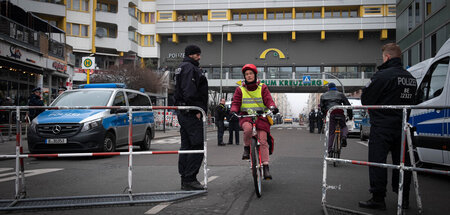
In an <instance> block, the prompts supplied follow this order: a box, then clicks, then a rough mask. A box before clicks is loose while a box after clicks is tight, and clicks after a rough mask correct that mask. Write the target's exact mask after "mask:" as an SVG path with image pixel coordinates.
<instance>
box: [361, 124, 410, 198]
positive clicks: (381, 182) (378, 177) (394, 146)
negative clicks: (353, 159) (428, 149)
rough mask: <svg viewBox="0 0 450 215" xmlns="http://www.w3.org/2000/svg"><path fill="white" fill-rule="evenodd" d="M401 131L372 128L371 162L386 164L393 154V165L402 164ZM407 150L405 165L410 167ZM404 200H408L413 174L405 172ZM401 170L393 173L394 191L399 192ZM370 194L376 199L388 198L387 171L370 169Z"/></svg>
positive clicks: (370, 139)
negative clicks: (388, 157)
mask: <svg viewBox="0 0 450 215" xmlns="http://www.w3.org/2000/svg"><path fill="white" fill-rule="evenodd" d="M401 134H402V133H401V129H400V128H398V129H393V128H382V127H375V126H372V127H370V138H369V162H377V163H386V159H387V155H388V153H389V152H391V156H392V163H393V164H395V165H398V164H399V163H400V151H401V138H402V135H401ZM406 150H407V147H406V149H405V156H406V157H405V165H406V166H410V164H411V162H410V160H409V155H408V152H407V151H406ZM404 173H405V174H404V176H405V177H404V181H403V198H405V199H408V197H409V188H410V184H411V172H410V171H404ZM398 177H399V170H393V172H392V190H393V191H394V192H396V193H397V192H398V180H399V178H398ZM369 178H370V190H369V191H370V192H371V193H372V194H373V196H374V197H375V198H384V197H385V196H386V185H387V169H386V168H379V167H369Z"/></svg>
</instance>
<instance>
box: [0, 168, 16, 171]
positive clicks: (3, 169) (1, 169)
mask: <svg viewBox="0 0 450 215" xmlns="http://www.w3.org/2000/svg"><path fill="white" fill-rule="evenodd" d="M9 170H13V168H0V172H6V171H9Z"/></svg>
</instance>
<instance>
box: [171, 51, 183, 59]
mask: <svg viewBox="0 0 450 215" xmlns="http://www.w3.org/2000/svg"><path fill="white" fill-rule="evenodd" d="M168 58H169V59H176V58H184V53H181V52H180V53H169V57H168Z"/></svg>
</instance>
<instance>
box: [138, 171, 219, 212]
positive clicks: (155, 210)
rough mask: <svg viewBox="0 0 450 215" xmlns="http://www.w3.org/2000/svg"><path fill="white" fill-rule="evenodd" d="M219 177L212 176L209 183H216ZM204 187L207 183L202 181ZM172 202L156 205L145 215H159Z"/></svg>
mask: <svg viewBox="0 0 450 215" xmlns="http://www.w3.org/2000/svg"><path fill="white" fill-rule="evenodd" d="M218 177H219V176H210V177H209V178H208V183H209V182H211V181H214V180H215V179H217V178H218ZM201 184H202V185H205V183H204V182H203V181H202V182H201ZM171 204H172V202H163V203H160V204H158V205H156V206H155V207H152V208H150V210H148V211H147V212H145V213H144V214H157V213H159V212H161V211H162V210H163V209H164V208H166V207H167V206H169V205H171Z"/></svg>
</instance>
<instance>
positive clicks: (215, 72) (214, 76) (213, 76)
mask: <svg viewBox="0 0 450 215" xmlns="http://www.w3.org/2000/svg"><path fill="white" fill-rule="evenodd" d="M222 69H223V70H222V79H225V77H226V73H227V72H228V71H229V70H230V69H229V68H225V67H223V68H222ZM208 78H209V79H220V67H214V68H213V69H212V72H211V73H210V74H208Z"/></svg>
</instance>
